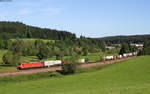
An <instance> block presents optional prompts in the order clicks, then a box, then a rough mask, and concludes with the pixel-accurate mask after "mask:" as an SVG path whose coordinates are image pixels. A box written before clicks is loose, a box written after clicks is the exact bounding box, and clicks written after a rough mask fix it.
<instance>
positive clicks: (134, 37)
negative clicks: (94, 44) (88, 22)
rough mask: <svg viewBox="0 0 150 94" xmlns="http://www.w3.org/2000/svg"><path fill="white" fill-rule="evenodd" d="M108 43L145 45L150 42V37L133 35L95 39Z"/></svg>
mask: <svg viewBox="0 0 150 94" xmlns="http://www.w3.org/2000/svg"><path fill="white" fill-rule="evenodd" d="M95 39H98V40H102V41H104V42H106V44H120V43H123V42H126V43H144V42H145V41H147V40H150V35H149V34H147V35H132V36H111V37H104V38H95Z"/></svg>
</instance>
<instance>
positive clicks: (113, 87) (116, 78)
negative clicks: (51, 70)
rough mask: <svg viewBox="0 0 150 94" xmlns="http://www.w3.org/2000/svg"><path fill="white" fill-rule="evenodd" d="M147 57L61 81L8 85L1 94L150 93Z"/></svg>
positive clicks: (50, 80) (2, 86)
mask: <svg viewBox="0 0 150 94" xmlns="http://www.w3.org/2000/svg"><path fill="white" fill-rule="evenodd" d="M149 57H150V56H141V57H135V58H132V59H129V60H127V61H122V62H120V63H115V64H112V65H110V66H107V67H105V68H103V69H101V70H96V71H92V72H87V73H81V74H77V75H70V76H65V77H60V78H52V79H50V78H49V79H43V80H36V81H25V82H18V83H17V82H16V83H7V84H2V85H1V86H0V93H2V94H8V93H10V89H11V93H12V94H19V93H20V92H21V93H22V94H149V93H150V89H149V87H150V84H149V83H150V80H149V78H150V75H149V73H150V70H149V68H150V63H148V62H149V61H150V58H149Z"/></svg>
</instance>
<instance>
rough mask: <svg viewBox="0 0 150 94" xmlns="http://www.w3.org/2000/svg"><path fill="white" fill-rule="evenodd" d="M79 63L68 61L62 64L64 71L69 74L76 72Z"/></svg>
mask: <svg viewBox="0 0 150 94" xmlns="http://www.w3.org/2000/svg"><path fill="white" fill-rule="evenodd" d="M78 66H79V63H67V64H63V65H62V73H63V74H65V75H67V74H74V73H75V72H76V70H77V69H78Z"/></svg>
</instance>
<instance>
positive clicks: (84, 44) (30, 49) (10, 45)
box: [0, 37, 105, 64]
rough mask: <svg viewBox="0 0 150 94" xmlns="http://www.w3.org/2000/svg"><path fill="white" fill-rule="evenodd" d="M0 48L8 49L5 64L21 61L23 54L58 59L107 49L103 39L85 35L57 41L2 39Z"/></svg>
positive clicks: (4, 58)
mask: <svg viewBox="0 0 150 94" xmlns="http://www.w3.org/2000/svg"><path fill="white" fill-rule="evenodd" d="M0 49H6V50H8V52H7V53H5V54H4V56H3V61H4V62H5V64H15V63H18V62H19V59H20V58H21V57H22V56H36V57H37V58H38V59H39V60H42V59H47V58H50V57H53V56H56V59H63V57H65V56H74V55H76V56H77V55H78V56H86V55H88V53H96V52H99V51H105V44H104V43H103V42H102V41H97V40H93V39H90V38H85V37H81V38H78V39H74V40H69V39H67V40H57V41H55V42H51V41H44V40H40V39H39V40H35V41H25V40H22V39H16V40H11V39H9V40H5V39H3V40H2V39H1V40H0ZM17 61H18V62H17Z"/></svg>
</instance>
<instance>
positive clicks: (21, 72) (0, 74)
mask: <svg viewBox="0 0 150 94" xmlns="http://www.w3.org/2000/svg"><path fill="white" fill-rule="evenodd" d="M129 58H132V57H129ZM129 58H123V59H119V60H110V61H103V62H93V63H87V64H82V65H81V68H88V67H93V66H100V65H106V64H112V63H115V62H119V61H123V60H127V59H129ZM56 70H61V66H57V67H49V68H40V69H29V70H15V71H7V72H0V77H4V76H15V75H28V74H35V73H41V72H49V71H56Z"/></svg>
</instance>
